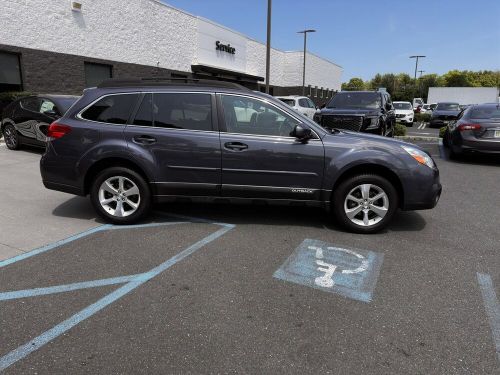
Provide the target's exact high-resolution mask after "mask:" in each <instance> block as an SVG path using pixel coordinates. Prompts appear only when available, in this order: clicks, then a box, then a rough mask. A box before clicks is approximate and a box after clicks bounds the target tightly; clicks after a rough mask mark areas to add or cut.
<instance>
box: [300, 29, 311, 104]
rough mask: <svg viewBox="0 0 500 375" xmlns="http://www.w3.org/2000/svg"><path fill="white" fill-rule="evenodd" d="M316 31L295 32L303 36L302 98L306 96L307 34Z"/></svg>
mask: <svg viewBox="0 0 500 375" xmlns="http://www.w3.org/2000/svg"><path fill="white" fill-rule="evenodd" d="M315 32H316V30H313V29H308V30H302V31H297V33H299V34H304V66H303V68H302V96H304V95H305V94H306V51H307V49H306V48H307V33H315Z"/></svg>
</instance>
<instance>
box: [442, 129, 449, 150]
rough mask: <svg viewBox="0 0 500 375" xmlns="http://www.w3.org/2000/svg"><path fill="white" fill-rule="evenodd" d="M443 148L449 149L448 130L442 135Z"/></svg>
mask: <svg viewBox="0 0 500 375" xmlns="http://www.w3.org/2000/svg"><path fill="white" fill-rule="evenodd" d="M443 146H444V147H445V148H450V132H449V130H448V128H447V129H446V130H445V131H444V134H443Z"/></svg>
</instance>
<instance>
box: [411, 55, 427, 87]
mask: <svg viewBox="0 0 500 375" xmlns="http://www.w3.org/2000/svg"><path fill="white" fill-rule="evenodd" d="M424 57H425V56H424V55H413V56H410V59H415V77H414V85H415V86H414V87H415V88H414V89H413V95H415V94H416V91H417V90H416V89H417V69H418V59H419V58H424Z"/></svg>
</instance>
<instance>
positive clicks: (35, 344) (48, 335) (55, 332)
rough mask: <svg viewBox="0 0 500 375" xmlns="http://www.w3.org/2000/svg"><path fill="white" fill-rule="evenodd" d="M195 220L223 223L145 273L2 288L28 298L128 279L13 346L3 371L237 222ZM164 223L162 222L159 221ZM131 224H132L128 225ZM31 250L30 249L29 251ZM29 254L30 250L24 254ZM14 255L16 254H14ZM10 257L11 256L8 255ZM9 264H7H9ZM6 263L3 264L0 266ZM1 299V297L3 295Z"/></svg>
mask: <svg viewBox="0 0 500 375" xmlns="http://www.w3.org/2000/svg"><path fill="white" fill-rule="evenodd" d="M185 218H186V219H189V218H188V217H185ZM192 219H193V220H192V221H191V222H206V223H211V224H216V225H218V226H222V228H220V229H219V230H217V231H216V232H214V233H212V234H210V235H208V236H206V237H205V238H203V239H201V240H199V241H197V242H196V243H194V244H192V245H190V246H188V247H187V248H186V249H184V250H183V251H181V252H179V253H178V254H176V255H174V256H173V257H171V258H170V259H168V260H166V261H165V262H163V263H161V264H160V265H158V266H156V267H154V268H152V269H151V270H149V271H147V272H145V273H142V274H137V275H127V276H120V277H116V278H111V279H101V280H92V281H87V282H82V283H73V284H66V285H56V286H51V287H45V288H35V289H28V290H20V291H8V292H2V293H0V296H3V300H11V299H16V298H27V297H32V296H38V295H48V294H53V293H62V292H68V291H70V290H79V289H86V288H95V287H97V286H103V285H113V284H120V283H125V285H123V286H121V287H120V288H118V289H116V290H114V291H113V292H111V293H109V294H107V295H106V296H104V297H103V298H101V299H100V300H98V301H97V302H95V303H93V304H91V305H89V306H87V307H86V308H84V309H82V310H81V311H79V312H77V313H76V314H74V315H73V316H71V317H70V318H68V319H66V320H65V321H63V322H61V323H59V324H57V325H56V326H55V327H53V328H51V329H49V330H47V331H46V332H44V333H42V334H41V335H39V336H37V337H36V338H34V339H32V340H30V341H29V342H27V343H25V344H23V345H21V346H19V347H18V348H16V349H14V350H12V351H11V352H9V353H7V354H6V355H4V356H3V357H0V371H2V370H5V369H6V368H8V367H9V366H11V365H12V364H14V363H16V362H17V361H19V360H21V359H23V358H25V357H26V356H28V355H29V354H30V353H32V352H34V351H36V350H38V349H40V348H41V347H43V346H44V345H46V344H47V343H49V342H50V341H52V340H54V339H55V338H57V337H59V336H60V335H62V334H63V333H64V332H66V331H68V330H70V329H71V328H73V327H74V326H76V325H77V324H79V323H81V322H82V321H84V320H85V319H87V318H89V317H91V316H92V315H94V314H95V313H97V312H99V311H101V310H102V309H104V308H105V307H106V306H108V305H110V304H112V303H113V302H115V301H116V300H118V299H119V298H121V297H123V296H125V295H126V294H128V293H130V292H131V291H133V290H134V289H136V288H137V287H139V286H140V285H142V284H144V283H145V282H147V281H149V280H151V279H153V278H154V277H156V276H158V275H159V274H160V273H162V272H164V271H166V270H167V269H169V268H170V267H172V266H173V265H175V264H176V263H178V262H180V261H181V260H183V259H184V258H186V257H188V256H189V255H191V254H193V253H195V252H196V251H198V250H199V249H201V248H202V247H204V246H205V245H207V244H209V243H210V242H212V241H214V240H216V239H217V238H219V237H221V236H222V235H224V234H225V233H227V232H228V231H230V230H231V229H233V228H234V227H235V225H232V224H225V223H212V222H210V221H207V220H204V219H197V218H192ZM183 223H186V222H165V223H163V225H173V224H183ZM157 224H159V225H160V224H161V223H157ZM152 225H155V224H144V225H142V226H141V225H134V226H133V227H134V228H140V227H151V226H152ZM128 227H131V226H128ZM123 228H125V226H111V225H104V226H101V227H97V228H94V229H91V230H89V231H86V232H83V233H80V234H78V235H76V236H72V237H69V238H67V239H65V240H62V241H58V242H56V243H55V244H53V245H47V246H45V247H43V248H40V249H36V250H35V251H33V252H32V254H31V255H29V256H34V255H37V254H40V253H43V252H45V251H48V250H51V249H54V248H57V247H59V246H61V245H63V244H66V243H68V242H71V241H74V240H77V239H79V238H82V237H84V236H87V235H89V234H92V233H96V232H98V231H102V230H107V229H123ZM27 254H29V253H27ZM23 255H26V254H23ZM27 257H28V256H24V257H22V256H21V257H15V258H17V259H15V260H13V261H12V260H11V261H10V262H9V263H7V264H12V263H14V262H17V261H19V260H22V259H26V258H27ZM11 259H14V258H11ZM8 260H9V259H8ZM5 265H6V264H5ZM1 266H2V265H1V264H0V267H1ZM0 300H1V299H0Z"/></svg>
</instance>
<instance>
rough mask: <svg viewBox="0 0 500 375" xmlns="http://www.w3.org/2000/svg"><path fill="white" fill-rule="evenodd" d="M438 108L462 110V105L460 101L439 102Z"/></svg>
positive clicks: (441, 109)
mask: <svg viewBox="0 0 500 375" xmlns="http://www.w3.org/2000/svg"><path fill="white" fill-rule="evenodd" d="M436 109H438V110H440V111H460V105H459V104H458V103H439V104H438V105H437V107H436Z"/></svg>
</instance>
